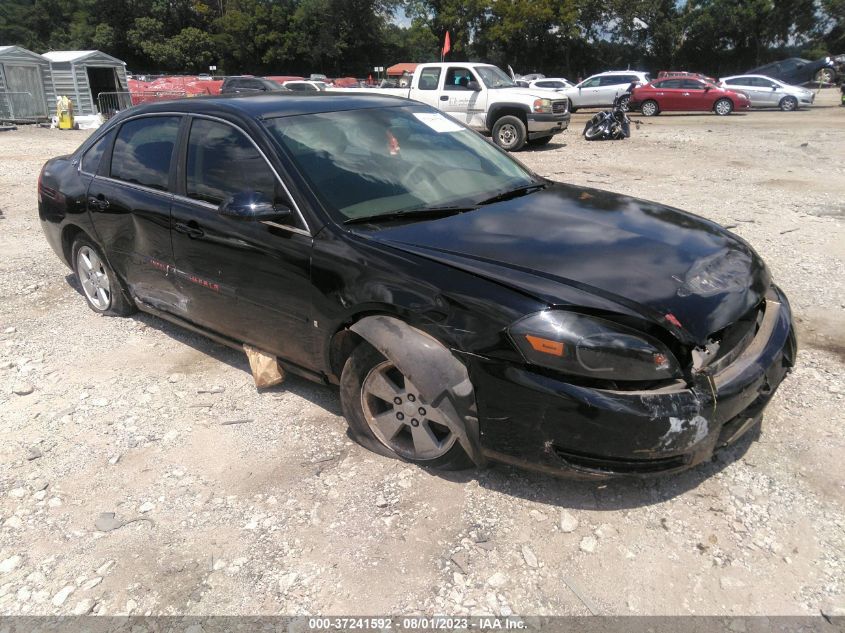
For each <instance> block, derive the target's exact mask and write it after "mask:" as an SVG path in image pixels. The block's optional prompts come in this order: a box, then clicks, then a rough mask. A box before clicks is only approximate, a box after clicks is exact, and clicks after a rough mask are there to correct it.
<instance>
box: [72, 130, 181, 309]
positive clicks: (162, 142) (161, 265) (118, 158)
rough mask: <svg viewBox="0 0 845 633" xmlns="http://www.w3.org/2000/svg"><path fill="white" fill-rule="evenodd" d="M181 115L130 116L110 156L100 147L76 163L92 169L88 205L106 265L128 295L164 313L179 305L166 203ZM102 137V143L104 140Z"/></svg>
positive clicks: (84, 169)
mask: <svg viewBox="0 0 845 633" xmlns="http://www.w3.org/2000/svg"><path fill="white" fill-rule="evenodd" d="M182 118H183V117H181V116H146V117H141V118H137V119H131V120H129V121H127V122H126V123H124V124H123V125H121V126H120V129H119V130H118V131H117V135H116V136H115V140H114V147H113V149H112V150H111V154H110V155H109V154H108V147H106V148H103V149H104V150H105V155H103V156H102V157H101V159H98V160H97V165H96V166H94V165H92V166H90V167H88V166H87V164H86V162H87V160H88V158H89V157H88V154H86V156H85V158H83V162H82V166H81V167H82V169H83V171H88V170H91V173H96V174H97V175H96V176H95V177H94V178H93V180H92V181H91V184H90V185H89V187H88V210H89V212H90V214H91V219H92V221H93V223H94V229H95V230H96V231H97V235H98V236H99V238H100V243H101V244H103V246H104V249H105V254H106V257H107V258H108V259H109V262H110V263H111V265H112V268H113V269H114V270H115V272H116V273H117V274H118V275H119V276H120V277H122V278H123V279H124V281H125V282H126V285H127V287H128V288H129V292H130V293H131V294H132V296H133V297H137V298H139V299H141V300H142V301H144V302H147V303H149V304H151V305H153V306H154V307H157V308H159V309H162V310H167V311H169V312H174V311H178V304H179V296H178V293H177V292H176V287H175V286H174V284H173V277H172V275H170V272H171V267H172V264H173V251H172V249H171V245H170V205H171V202H172V199H173V196H172V194H171V191H172V183H173V179H174V173H172V170H171V165H172V164H173V162H174V155H175V149H176V145H177V142H176V141H177V138H178V135H179V126H180V124H181V121H182ZM108 136H109V135H106V137H107V138H106V139H104V140H103V141H102V142H105V143H107V144H108ZM98 146H99V144H98V145H95V146H93V147H92V148H91V150H90V151H93V150H95V149H96V148H97V147H98ZM90 151H89V152H90ZM95 169H96V171H95Z"/></svg>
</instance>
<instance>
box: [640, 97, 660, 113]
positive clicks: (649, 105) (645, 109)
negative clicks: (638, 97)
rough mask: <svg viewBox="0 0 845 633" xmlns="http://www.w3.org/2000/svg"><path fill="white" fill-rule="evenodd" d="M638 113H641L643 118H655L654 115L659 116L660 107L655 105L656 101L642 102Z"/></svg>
mask: <svg viewBox="0 0 845 633" xmlns="http://www.w3.org/2000/svg"><path fill="white" fill-rule="evenodd" d="M640 112H642V113H643V116H655V115H656V114H660V107H659V106H658V105H657V101H655V100H654V99H649V100H648V101H643V104H642V105H641V106H640Z"/></svg>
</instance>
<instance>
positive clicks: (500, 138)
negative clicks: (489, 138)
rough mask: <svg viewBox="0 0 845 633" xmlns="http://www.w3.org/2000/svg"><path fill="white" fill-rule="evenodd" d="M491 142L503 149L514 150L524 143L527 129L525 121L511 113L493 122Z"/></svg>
mask: <svg viewBox="0 0 845 633" xmlns="http://www.w3.org/2000/svg"><path fill="white" fill-rule="evenodd" d="M492 132H493V142H494V143H496V145H498V146H499V147H501V148H502V149H503V150H506V151H508V152H515V151H517V150H518V149H521V148H522V146H523V145H525V139H526V137H527V136H528V130H526V129H525V123H523V122H522V121H521V120H520V119H519V118H517V117H515V116H511V115H507V116H503V117H501V118H500V119H498V120H497V121H496V122H495V123H494V124H493V130H492Z"/></svg>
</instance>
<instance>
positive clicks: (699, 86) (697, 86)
mask: <svg viewBox="0 0 845 633" xmlns="http://www.w3.org/2000/svg"><path fill="white" fill-rule="evenodd" d="M681 88H684V89H685V90H704V83H702V82H700V81H697V80H695V79H684V80H682V81H681Z"/></svg>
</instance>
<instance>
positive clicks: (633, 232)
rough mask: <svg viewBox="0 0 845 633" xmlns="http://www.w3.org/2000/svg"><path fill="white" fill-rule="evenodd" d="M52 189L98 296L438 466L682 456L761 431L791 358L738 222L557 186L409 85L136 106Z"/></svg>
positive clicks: (64, 162)
mask: <svg viewBox="0 0 845 633" xmlns="http://www.w3.org/2000/svg"><path fill="white" fill-rule="evenodd" d="M38 199H39V214H40V217H41V221H42V226H43V229H44V232H45V234H46V236H47V239H48V241H49V242H50V244H51V246H52V247H53V249H54V250H55V252H56V253H57V254H58V256H59V257H60V258H61V259H62V261H64V262H65V263H66V264H67V265H68V266H69V267H71V268H72V269H73V270H74V272H75V273H76V276H77V277H78V279H79V283H80V284H81V287H82V290H83V292H84V295H85V298H86V300H87V302H88V304H89V306H90V307H91V308H92V309H93V310H94V311H96V312H98V313H101V314H109V315H120V316H125V315H129V314H131V313H132V312H133V311H134V310H136V309H140V310H143V311H145V312H149V313H152V314H155V315H158V316H160V317H162V318H164V319H167V320H169V321H172V322H174V323H177V324H180V325H182V326H184V327H186V328H190V329H191V330H194V331H197V332H201V333H203V334H206V335H207V336H209V337H211V338H212V339H214V340H216V341H219V342H221V343H224V344H228V345H231V346H233V347H236V348H239V349H240V348H241V346H242V345H244V344H249V345H251V346H254V347H258V348H259V349H261V350H264V351H265V352H267V353H269V354H271V355H273V356H276V357H278V359H279V361H280V363H281V364H282V365H283V367H285V368H286V369H287V370H288V371H290V372H293V373H297V374H300V375H302V376H306V377H308V378H311V379H313V380H317V381H322V382H325V383H327V384H335V385H339V387H340V398H341V402H342V407H343V411H344V414H345V416H346V418H347V420H348V422H349V425H350V432H351V435H353V436H354V437H355V438H356V439H357V440H358V441H359V442H361V443H362V444H363V445H365V446H367V447H369V448H371V449H372V450H375V451H378V452H380V453H383V454H385V455H390V456H393V457H398V458H401V459H404V460H407V461H410V462H414V463H418V464H424V465H429V466H437V467H442V468H459V467H464V466H468V465H472V464H483V463H484V462H485V461H486V460H488V459H493V460H499V461H504V462H509V463H514V464H521V465H524V466H529V467H531V466H533V467H535V468H542V469H544V470H553V471H555V472H569V473H573V474H582V475H586V476H610V475H615V474H647V473H657V472H671V471H676V470H681V469H684V468H688V467H690V466H693V465H695V464H697V463H699V462H701V461H702V460H705V459H708V458H709V457H710V456H711V455H712V454H713V453H714V451H715V450H717V449H719V448H721V447H723V446H726V445H728V444H730V443H732V442H734V441H736V440H737V438H739V437H740V436H741V435H743V433H745V432H746V431H747V430H748V429H749V428H751V427H753V426H754V425H755V424H756V423H757V422H758V421H759V419H760V416H761V413H762V411H763V408H764V407H765V406H766V404H767V403H768V402H769V400H770V398H771V397H772V394H773V392H774V390H775V388H776V387H777V386H778V384H779V383H780V382H781V380H782V379H783V377H784V375H785V374H786V373H787V371H788V369H789V367H791V365H792V364H793V360H794V358H795V349H796V348H795V340H794V335H793V329H792V321H791V315H790V309H789V304H788V303H787V300H786V297H784V295H783V293H782V292H781V291H780V290H779V289H778V288H777V286H775V285H774V284H773V283H772V279H771V276H770V274H769V271H768V269H767V268H766V266H765V264H764V263H763V262H762V261H761V259H760V258H759V256H758V255H757V254H756V253H755V252H754V250H753V249H752V248H751V247H750V246H749V245H748V244H747V243H745V242H744V241H743V240H741V239H740V238H738V237H736V236H734V235H732V234H731V233H729V232H727V231H726V230H724V229H723V228H721V227H720V226H718V225H716V224H714V223H712V222H708V221H706V220H704V219H702V218H699V217H696V216H694V215H691V214H689V213H685V212H683V211H680V210H677V209H673V208H669V207H666V206H663V205H660V204H656V203H653V202H646V201H643V200H638V199H635V198H630V197H627V196H623V195H618V194H614V193H609V192H606V191H599V190H594V189H588V188H584V187H576V186H571V185H566V184H560V183H555V182H551V181H548V180H545V179H543V178H540V177H539V176H537V175H535V174H533V173H531V172H530V171H529V170H528V169H526V168H525V167H523V166H522V165H521V164H520V163H518V162H517V161H516V160H514V159H513V158H511V157H510V156H509V155H507V154H506V153H504V152H502V151H500V150H499V149H497V148H496V147H495V146H493V145H492V144H491V143H489V142H488V141H486V140H485V139H484V138H483V137H481V136H479V135H478V134H476V133H475V132H473V131H471V130H470V129H468V128H466V127H465V126H463V125H461V124H460V123H458V122H456V121H454V120H453V119H451V118H448V117H446V116H444V115H443V114H441V113H440V112H438V111H437V110H435V109H433V108H430V107H428V106H426V105H423V104H419V103H415V102H411V101H408V100H404V99H399V98H392V97H387V96H372V95H367V96H365V95H354V94H345V95H339V94H326V93H323V94H313V95H293V94H291V95H264V96H250V97H234V98H223V97H217V98H199V99H185V100H181V101H176V102H170V103H155V104H149V105H145V106H139V107H136V108H133V109H131V110H128V111H126V112H123V113H121V114H120V115H118V116H116V117H114V118H113V119H111V120H110V121H109V122H108V124H106V125H105V126H103V127H102V128H101V129H99V130H98V131H97V132H96V133H94V134H93V135H92V136H91V137H90V138H89V139H88V140H87V141H86V142H85V143H84V144H83V145H82V147H80V148H79V149H78V150H77V151H76V152H75V153H73V154H72V155H70V156H62V157H59V158H55V159H53V160H51V161H49V162H48V163H47V164H46V165H45V166H44V169H43V171H42V173H41V176H40V178H39V183H38Z"/></svg>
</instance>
